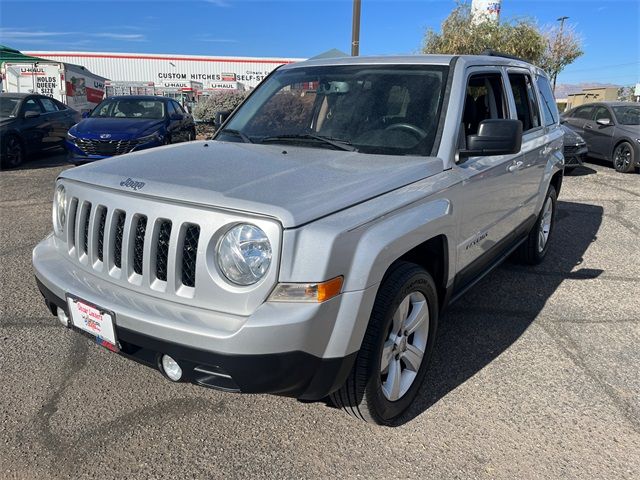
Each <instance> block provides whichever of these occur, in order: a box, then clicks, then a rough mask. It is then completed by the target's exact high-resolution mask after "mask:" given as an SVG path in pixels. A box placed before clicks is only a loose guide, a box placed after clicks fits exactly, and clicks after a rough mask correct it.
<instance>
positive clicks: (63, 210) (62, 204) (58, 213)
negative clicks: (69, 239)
mask: <svg viewBox="0 0 640 480" xmlns="http://www.w3.org/2000/svg"><path fill="white" fill-rule="evenodd" d="M53 210H54V218H55V219H56V221H57V222H58V225H57V226H58V228H60V229H62V228H64V224H65V222H66V221H67V191H66V190H65V188H64V185H58V186H57V187H56V192H55V194H54V195H53Z"/></svg>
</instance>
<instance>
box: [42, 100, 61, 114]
mask: <svg viewBox="0 0 640 480" xmlns="http://www.w3.org/2000/svg"><path fill="white" fill-rule="evenodd" d="M40 103H41V104H42V106H43V107H44V111H45V113H50V112H57V111H58V107H57V106H56V104H55V103H54V102H53V100H52V99H50V98H40Z"/></svg>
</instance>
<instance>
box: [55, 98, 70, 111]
mask: <svg viewBox="0 0 640 480" xmlns="http://www.w3.org/2000/svg"><path fill="white" fill-rule="evenodd" d="M53 102H54V103H55V104H56V106H57V107H58V110H60V111H64V110H66V109H67V106H66V105H65V104H64V103H62V102H59V101H58V100H55V99H54V100H53Z"/></svg>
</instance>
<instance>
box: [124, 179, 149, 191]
mask: <svg viewBox="0 0 640 480" xmlns="http://www.w3.org/2000/svg"><path fill="white" fill-rule="evenodd" d="M144 185H145V183H144V182H138V181H136V180H133V179H131V178H127V179H126V180H123V181H121V182H120V186H121V187H127V188H131V189H133V190H140V189H141V188H142V187H144Z"/></svg>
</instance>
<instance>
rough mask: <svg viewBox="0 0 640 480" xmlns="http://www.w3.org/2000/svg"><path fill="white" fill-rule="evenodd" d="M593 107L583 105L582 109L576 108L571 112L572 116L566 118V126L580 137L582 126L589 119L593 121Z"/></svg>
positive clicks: (582, 130) (582, 131)
mask: <svg viewBox="0 0 640 480" xmlns="http://www.w3.org/2000/svg"><path fill="white" fill-rule="evenodd" d="M593 111H594V107H593V105H583V106H582V107H578V108H576V110H575V111H574V112H573V115H571V116H570V117H567V119H566V122H565V123H566V124H567V126H568V127H569V128H570V129H571V130H573V131H574V132H576V133H577V134H578V135H582V134H583V133H584V125H585V123H587V122H588V121H590V120H591V119H593V113H594V112H593ZM585 140H586V139H585Z"/></svg>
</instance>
